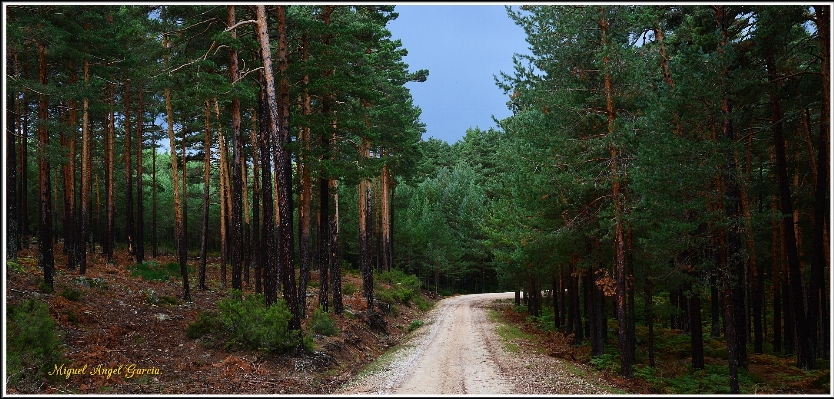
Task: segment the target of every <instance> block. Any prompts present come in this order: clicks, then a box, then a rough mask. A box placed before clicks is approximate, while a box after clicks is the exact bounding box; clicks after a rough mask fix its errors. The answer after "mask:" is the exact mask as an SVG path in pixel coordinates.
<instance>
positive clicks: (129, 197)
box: [124, 79, 136, 255]
mask: <svg viewBox="0 0 834 399" xmlns="http://www.w3.org/2000/svg"><path fill="white" fill-rule="evenodd" d="M124 102H125V114H124V118H125V120H124V129H125V153H124V159H125V211H126V214H125V230H127V244H128V251H129V252H130V254H131V255H133V254H134V250H135V245H134V241H135V239H136V236H135V234H136V232H135V231H134V225H133V160H132V159H131V154H132V152H133V148H132V146H131V143H130V135H131V133H130V79H128V80H126V81H125V86H124Z"/></svg>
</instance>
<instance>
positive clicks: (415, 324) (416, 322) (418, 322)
mask: <svg viewBox="0 0 834 399" xmlns="http://www.w3.org/2000/svg"><path fill="white" fill-rule="evenodd" d="M423 324H424V323H423V320H412V321H411V323H409V324H408V331H409V332H411V331H414V330H416V329H418V328H420V327H422V326H423Z"/></svg>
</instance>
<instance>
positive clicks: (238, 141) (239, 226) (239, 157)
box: [226, 5, 243, 289]
mask: <svg viewBox="0 0 834 399" xmlns="http://www.w3.org/2000/svg"><path fill="white" fill-rule="evenodd" d="M226 11H227V14H228V25H229V26H230V27H232V26H234V25H235V6H233V5H230V6H226ZM231 35H232V40H234V39H236V38H237V32H236V31H235V29H232V30H231ZM237 64H238V61H237V51H236V50H234V47H232V50H231V51H229V80H230V81H231V83H232V85H234V84H235V83H236V82H237V79H238V65H237ZM232 150H233V151H234V155H233V157H234V158H233V160H232V186H231V188H232V214H231V218H230V220H231V223H230V224H231V226H230V229H229V232H230V233H231V234H230V237H229V239H230V241H231V242H230V244H231V246H230V249H231V252H230V256H229V258H230V259H229V262H230V263H231V265H232V288H233V289H243V221H242V219H243V208H242V207H243V197H242V195H243V194H242V193H243V175H242V174H243V172H242V170H243V137H242V136H241V132H240V99H238V98H237V97H233V98H232Z"/></svg>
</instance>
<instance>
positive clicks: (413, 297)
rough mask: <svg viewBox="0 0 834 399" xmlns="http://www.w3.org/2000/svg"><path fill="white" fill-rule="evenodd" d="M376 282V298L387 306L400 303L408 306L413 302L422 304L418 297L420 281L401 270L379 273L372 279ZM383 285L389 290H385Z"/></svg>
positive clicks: (420, 298)
mask: <svg viewBox="0 0 834 399" xmlns="http://www.w3.org/2000/svg"><path fill="white" fill-rule="evenodd" d="M374 281H375V282H377V286H376V290H375V291H376V297H377V298H378V299H379V300H380V301H383V302H387V303H389V304H392V305H393V304H396V303H402V304H403V305H407V306H410V305H411V302H412V301H414V302H416V303H417V304H418V306H419V304H420V302H423V300H422V297H421V296H420V280H419V279H418V278H417V276H414V275H408V274H405V273H404V272H403V271H402V270H398V269H392V270H391V271H386V272H382V273H379V274H378V275H376V276H375V277H374ZM383 283H387V284H388V285H390V287H391V288H385V287H383V286H382V284H383Z"/></svg>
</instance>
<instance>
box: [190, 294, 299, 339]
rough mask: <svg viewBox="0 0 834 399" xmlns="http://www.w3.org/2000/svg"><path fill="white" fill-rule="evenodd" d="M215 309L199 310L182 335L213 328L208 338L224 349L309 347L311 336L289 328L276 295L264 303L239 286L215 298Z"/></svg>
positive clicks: (198, 334) (196, 334)
mask: <svg viewBox="0 0 834 399" xmlns="http://www.w3.org/2000/svg"><path fill="white" fill-rule="evenodd" d="M217 308H218V312H217V313H211V312H203V313H201V314H200V315H198V316H197V319H195V320H194V322H192V323H191V324H189V325H188V328H187V330H186V335H187V336H188V337H189V338H192V339H196V338H199V337H202V336H205V335H209V334H210V332H212V331H216V332H217V334H218V336H217V337H215V336H213V335H212V336H211V337H210V338H211V339H210V341H211V342H217V343H221V342H222V343H223V345H224V346H225V348H226V349H230V350H234V349H238V348H245V349H251V350H260V351H264V352H270V353H287V352H290V351H292V350H294V349H296V348H303V349H305V350H307V351H312V350H313V347H312V339H311V338H309V337H301V334H300V332H299V331H292V330H290V329H289V322H290V319H291V318H292V314H291V313H290V310H289V308H288V307H287V305H286V303H285V302H284V301H283V299H281V298H279V299H278V300H277V301H276V302H275V303H274V304H272V305H271V306H266V304H265V302H264V297H263V294H249V295H247V296H244V295H243V294H242V293H241V291H240V290H231V291H230V292H229V295H228V296H226V297H225V298H223V299H221V300H220V301H218V302H217Z"/></svg>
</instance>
